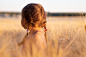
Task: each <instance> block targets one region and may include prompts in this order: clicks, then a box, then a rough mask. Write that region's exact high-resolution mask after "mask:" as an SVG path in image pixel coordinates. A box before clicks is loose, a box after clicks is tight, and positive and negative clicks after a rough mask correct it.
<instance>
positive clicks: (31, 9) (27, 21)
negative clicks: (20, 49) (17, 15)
mask: <svg viewBox="0 0 86 57" xmlns="http://www.w3.org/2000/svg"><path fill="white" fill-rule="evenodd" d="M21 24H22V26H23V27H24V28H25V29H28V30H31V29H32V28H33V27H41V28H42V27H44V28H45V31H46V12H45V11H44V8H43V7H42V5H40V4H35V3H30V4H28V5H26V6H25V7H24V8H23V9H22V20H21ZM27 36H28V33H27V34H26V35H25V37H24V39H23V41H22V42H20V43H19V44H18V45H19V46H20V45H22V44H23V43H24V41H25V38H26V37H27ZM45 38H46V41H47V37H46V32H45Z"/></svg>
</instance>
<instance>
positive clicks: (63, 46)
mask: <svg viewBox="0 0 86 57" xmlns="http://www.w3.org/2000/svg"><path fill="white" fill-rule="evenodd" d="M84 27H85V25H84V24H83V21H80V20H79V21H78V20H77V21H67V20H65V21H61V20H59V21H53V22H52V21H48V22H47V28H48V31H47V36H48V42H47V50H46V57H86V32H85V28H84ZM25 34H26V31H25V30H24V29H23V28H22V26H21V23H20V20H14V19H13V20H0V57H19V56H20V57H21V53H20V52H21V46H17V44H18V43H19V42H21V41H22V39H23V37H24V36H25ZM34 48H35V47H34ZM37 52H38V51H34V55H33V57H36V56H35V55H37ZM40 56H42V55H39V56H38V57H40Z"/></svg>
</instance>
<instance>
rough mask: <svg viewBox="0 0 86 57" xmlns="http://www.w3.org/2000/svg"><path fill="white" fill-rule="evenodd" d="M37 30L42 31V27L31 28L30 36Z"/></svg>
mask: <svg viewBox="0 0 86 57" xmlns="http://www.w3.org/2000/svg"><path fill="white" fill-rule="evenodd" d="M37 31H42V28H41V27H33V28H32V29H31V30H30V33H29V36H32V35H33V34H34V33H35V32H37Z"/></svg>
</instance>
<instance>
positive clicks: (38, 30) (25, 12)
mask: <svg viewBox="0 0 86 57" xmlns="http://www.w3.org/2000/svg"><path fill="white" fill-rule="evenodd" d="M21 24H22V26H23V27H24V28H25V29H27V34H26V36H25V37H24V39H23V41H22V42H21V43H19V44H18V45H19V46H20V45H22V44H23V46H22V55H23V57H39V56H41V57H42V56H45V50H46V40H47V37H46V30H47V29H46V12H45V11H44V8H43V7H42V6H41V5H40V4H35V3H30V4H28V5H26V6H25V7H24V8H23V9H22V19H21ZM43 28H44V29H45V37H44V32H43ZM36 51H37V52H38V53H36ZM37 54H38V55H37Z"/></svg>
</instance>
